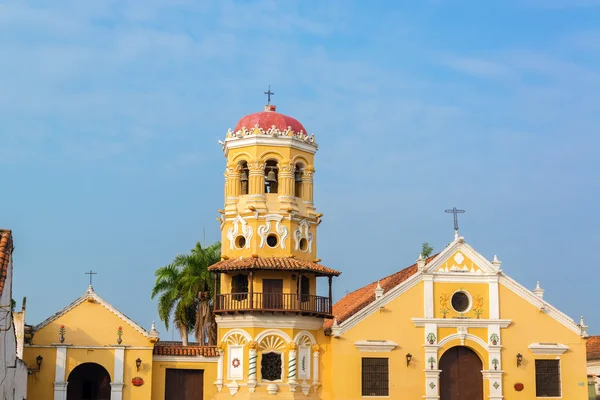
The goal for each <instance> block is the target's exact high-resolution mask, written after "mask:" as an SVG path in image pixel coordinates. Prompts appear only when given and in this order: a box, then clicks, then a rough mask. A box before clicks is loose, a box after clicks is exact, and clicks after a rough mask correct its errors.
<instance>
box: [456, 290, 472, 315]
mask: <svg viewBox="0 0 600 400" xmlns="http://www.w3.org/2000/svg"><path fill="white" fill-rule="evenodd" d="M470 307H471V300H470V299H469V295H468V294H466V293H465V292H463V291H460V292H456V293H454V294H453V295H452V308H454V310H455V311H456V312H459V313H464V312H466V311H468V310H469V308H470Z"/></svg>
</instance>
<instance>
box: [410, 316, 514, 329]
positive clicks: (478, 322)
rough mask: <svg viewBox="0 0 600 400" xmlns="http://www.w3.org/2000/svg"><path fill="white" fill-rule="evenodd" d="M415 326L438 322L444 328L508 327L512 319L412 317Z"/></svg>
mask: <svg viewBox="0 0 600 400" xmlns="http://www.w3.org/2000/svg"><path fill="white" fill-rule="evenodd" d="M412 321H413V323H414V324H415V326H418V327H423V326H425V324H437V326H438V327H443V328H458V327H467V328H488V327H489V326H490V325H499V326H500V327H502V328H507V327H508V326H509V325H510V324H511V322H512V320H510V319H472V318H465V319H462V318H412Z"/></svg>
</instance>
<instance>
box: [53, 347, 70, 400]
mask: <svg viewBox="0 0 600 400" xmlns="http://www.w3.org/2000/svg"><path fill="white" fill-rule="evenodd" d="M66 366H67V346H57V347H56V369H55V371H54V400H66V399H67V384H68V383H67V382H65V372H66V371H65V370H66Z"/></svg>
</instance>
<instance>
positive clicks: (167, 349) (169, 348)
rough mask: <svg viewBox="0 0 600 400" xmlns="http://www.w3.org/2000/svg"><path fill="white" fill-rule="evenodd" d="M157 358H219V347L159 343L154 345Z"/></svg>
mask: <svg viewBox="0 0 600 400" xmlns="http://www.w3.org/2000/svg"><path fill="white" fill-rule="evenodd" d="M153 354H154V355H155V356H184V357H198V356H202V357H218V356H219V353H218V351H217V346H200V345H199V344H198V343H190V344H189V345H188V346H184V345H183V344H182V343H181V342H158V343H156V344H155V345H154V351H153Z"/></svg>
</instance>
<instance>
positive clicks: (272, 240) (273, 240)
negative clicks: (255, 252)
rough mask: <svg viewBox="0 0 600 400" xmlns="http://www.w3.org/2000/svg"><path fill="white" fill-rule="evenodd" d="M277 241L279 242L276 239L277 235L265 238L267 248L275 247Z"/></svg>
mask: <svg viewBox="0 0 600 400" xmlns="http://www.w3.org/2000/svg"><path fill="white" fill-rule="evenodd" d="M278 241H279V240H278V239H277V235H269V236H267V244H268V245H269V247H276V246H277V242H278Z"/></svg>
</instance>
